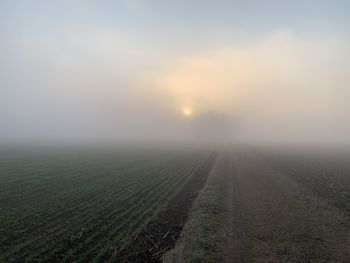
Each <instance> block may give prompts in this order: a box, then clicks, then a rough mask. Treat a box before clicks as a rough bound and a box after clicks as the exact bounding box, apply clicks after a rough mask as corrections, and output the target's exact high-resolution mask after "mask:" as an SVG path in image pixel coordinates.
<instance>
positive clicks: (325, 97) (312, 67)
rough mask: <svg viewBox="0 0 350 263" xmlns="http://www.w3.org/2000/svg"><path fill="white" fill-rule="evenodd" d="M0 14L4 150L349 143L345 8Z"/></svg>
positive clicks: (24, 4) (7, 10) (250, 5)
mask: <svg viewBox="0 0 350 263" xmlns="http://www.w3.org/2000/svg"><path fill="white" fill-rule="evenodd" d="M0 6H1V8H0V14H1V18H0V20H1V26H0V35H1V42H0V53H1V58H2V59H1V61H0V68H1V71H0V92H1V94H0V123H1V132H0V140H1V142H5V143H9V142H10V143H11V142H16V143H20V142H26V143H27V142H50V143H55V142H58V143H63V142H66V143H72V142H75V143H78V142H83V143H85V142H87V143H89V142H97V143H99V142H101V143H102V142H104V143H109V142H119V141H134V142H136V141H163V142H164V141H193V140H197V139H198V136H199V137H203V138H204V137H205V136H202V134H201V133H202V132H204V133H212V134H211V135H210V136H209V135H208V138H209V137H215V136H217V134H220V133H222V132H223V131H215V129H216V128H213V126H215V125H219V126H220V125H221V126H222V127H219V128H218V129H219V130H220V129H226V131H225V133H226V135H225V136H224V138H225V140H235V141H248V142H252V141H258V142H259V141H260V142H261V141H265V142H266V141H267V142H269V141H287V142H305V141H307V142H317V143H320V142H322V143H325V142H327V143H338V144H344V143H346V144H348V143H349V138H348V136H347V135H348V133H349V132H350V118H349V114H348V112H349V111H350V108H349V103H348V98H349V96H350V89H349V78H350V75H349V74H348V69H349V68H350V64H349V63H350V62H349V61H350V48H349V47H350V35H349V19H348V14H347V11H346V10H349V7H350V6H349V4H348V3H347V2H346V1H317V3H316V2H315V1H286V2H283V3H282V2H280V1H270V2H269V3H268V4H263V3H262V2H260V1H248V2H247V3H244V2H243V1H237V2H236V1H220V3H213V2H211V1H192V2H191V3H185V2H182V1H180V2H178V1H176V2H173V3H164V2H162V1H156V0H154V1H153V0H152V1H137V0H133V1H129V0H128V1H127V0H123V1H112V2H110V1H106V2H94V1H74V3H73V2H72V1H57V2H52V1H50V2H47V1H31V2H28V1H1V4H0ZM208 115H211V116H221V117H211V118H210V117H209V118H208V119H207V120H205V118H206V117H205V116H208ZM213 118H214V119H215V118H218V119H220V118H221V121H220V120H213ZM222 118H224V119H225V121H223V120H222ZM199 120H200V121H199ZM198 122H202V126H201V125H197V124H196V123H198ZM205 122H207V123H206V124H203V123H205ZM218 122H221V124H218ZM223 122H226V123H225V124H223ZM196 127H197V128H196ZM198 127H201V128H200V129H198ZM210 127H212V129H214V131H209V132H208V130H210V129H211V128H210ZM199 130H201V131H199ZM203 130H207V131H203Z"/></svg>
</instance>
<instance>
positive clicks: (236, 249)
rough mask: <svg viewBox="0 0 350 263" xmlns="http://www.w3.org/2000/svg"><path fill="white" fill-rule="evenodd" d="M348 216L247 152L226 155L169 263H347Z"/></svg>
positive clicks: (349, 252)
mask: <svg viewBox="0 0 350 263" xmlns="http://www.w3.org/2000/svg"><path fill="white" fill-rule="evenodd" d="M349 247H350V218H349V216H348V215H347V213H346V212H345V211H344V210H343V209H341V208H339V207H337V206H335V205H334V204H333V203H332V202H328V201H327V200H325V199H324V198H321V197H320V196H318V195H316V194H315V193H314V192H313V191H311V190H310V189H309V188H308V187H306V186H305V185H304V184H302V183H300V182H299V181H298V180H295V179H294V178H292V177H291V176H288V175H287V174H285V173H284V172H281V171H280V170H278V169H276V168H275V167H273V166H271V164H270V163H269V162H266V161H265V160H264V159H262V158H260V157H258V156H257V155H256V154H254V153H252V152H247V151H234V152H227V153H225V154H221V155H220V156H219V157H218V159H217V161H216V163H215V165H214V167H213V169H212V171H211V173H210V175H209V177H208V180H207V183H206V185H205V187H204V188H203V190H202V191H201V193H200V195H199V196H198V198H197V200H196V201H195V203H194V206H193V208H192V210H191V214H190V217H189V220H188V221H187V223H186V225H185V227H184V230H183V232H182V234H181V238H180V240H179V241H178V242H177V245H176V247H175V248H174V249H173V250H171V251H169V252H167V254H166V255H165V257H164V259H165V262H350V250H349Z"/></svg>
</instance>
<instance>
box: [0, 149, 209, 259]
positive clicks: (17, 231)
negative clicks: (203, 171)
mask: <svg viewBox="0 0 350 263" xmlns="http://www.w3.org/2000/svg"><path fill="white" fill-rule="evenodd" d="M207 156H208V154H207V153H205V152H192V151H165V150H162V151H146V150H143V151H141V152H137V151H123V152H114V151H101V150H100V151H98V152H92V151H91V152H86V151H84V152H79V151H51V152H40V151H38V152H35V153H33V152H23V151H18V150H17V151H12V152H11V151H10V152H8V151H7V152H2V153H1V154H0V215H1V221H0V260H1V261H4V262H11V261H13V262H15V261H16V262H18V261H26V262H35V261H38V260H39V261H42V262H50V261H53V260H55V261H60V262H71V261H78V262H86V261H89V262H98V261H100V260H101V259H104V260H105V261H107V260H113V255H117V254H118V253H120V252H121V251H122V249H125V248H127V247H128V246H129V245H132V242H133V239H134V237H135V236H136V235H137V234H138V233H139V232H141V231H142V229H143V227H144V226H145V225H146V224H147V223H148V222H150V221H152V220H154V219H155V218H157V215H158V213H159V211H160V210H161V209H162V208H164V207H166V205H167V203H168V202H169V200H170V199H171V198H172V197H174V196H175V195H176V193H177V192H178V191H179V190H180V189H181V188H182V187H183V185H184V184H185V183H186V182H187V180H189V178H190V177H191V176H192V175H193V173H194V171H195V170H196V169H197V168H198V167H199V166H200V165H201V164H202V163H203V162H204V160H205V159H206V158H207Z"/></svg>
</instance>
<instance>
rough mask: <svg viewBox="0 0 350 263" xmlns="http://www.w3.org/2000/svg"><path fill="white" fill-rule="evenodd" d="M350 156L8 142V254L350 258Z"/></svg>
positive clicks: (4, 215) (2, 240)
mask: <svg viewBox="0 0 350 263" xmlns="http://www.w3.org/2000/svg"><path fill="white" fill-rule="evenodd" d="M349 156H350V155H349V154H348V153H347V152H340V151H338V152H327V151H325V152H322V151H317V152H306V151H276V150H269V149H260V148H259V149H258V148H256V149H250V148H249V149H248V148H242V147H241V148H238V147H232V148H230V149H226V150H220V151H209V150H203V149H202V150H198V149H197V150H195V149H182V150H179V149H177V150H176V149H157V150H154V149H153V150H150V149H146V148H145V149H137V148H135V149H133V148H123V149H119V150H106V149H104V150H103V149H94V150H91V149H90V150H88V151H87V150H86V149H85V150H77V149H74V150H72V149H71V150H67V149H66V150H63V149H61V150H57V149H56V150H36V151H33V150H30V151H29V150H28V151H23V150H18V149H17V150H16V149H12V150H3V151H2V152H1V155H0V209H1V211H0V212H1V213H0V215H1V221H0V231H1V232H0V262H160V261H164V262H208V263H209V262H350V250H349V247H350V210H349V203H350V199H349V194H350V157H349Z"/></svg>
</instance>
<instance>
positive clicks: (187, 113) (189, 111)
mask: <svg viewBox="0 0 350 263" xmlns="http://www.w3.org/2000/svg"><path fill="white" fill-rule="evenodd" d="M182 114H183V115H185V116H186V117H190V116H191V115H192V109H191V108H188V107H185V108H183V109H182Z"/></svg>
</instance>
